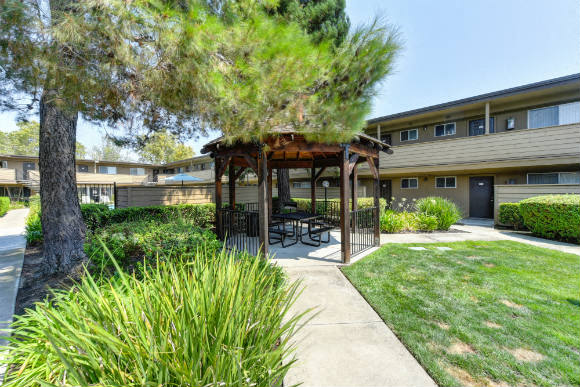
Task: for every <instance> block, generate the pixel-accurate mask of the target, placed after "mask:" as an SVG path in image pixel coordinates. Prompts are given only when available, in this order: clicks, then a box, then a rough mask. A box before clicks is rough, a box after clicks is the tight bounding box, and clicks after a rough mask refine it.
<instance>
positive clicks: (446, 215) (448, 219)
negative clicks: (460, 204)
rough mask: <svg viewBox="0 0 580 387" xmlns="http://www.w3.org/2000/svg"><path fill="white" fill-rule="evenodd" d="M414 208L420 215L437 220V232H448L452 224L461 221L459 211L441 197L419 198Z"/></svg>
mask: <svg viewBox="0 0 580 387" xmlns="http://www.w3.org/2000/svg"><path fill="white" fill-rule="evenodd" d="M415 206H416V207H417V211H419V212H420V213H423V214H426V215H433V216H435V217H436V218H437V230H449V227H451V225H452V224H454V223H455V222H457V221H458V220H460V219H461V211H459V208H457V206H456V205H455V203H453V202H452V201H450V200H448V199H445V198H442V197H437V196H428V197H425V198H421V199H419V200H417V202H415Z"/></svg>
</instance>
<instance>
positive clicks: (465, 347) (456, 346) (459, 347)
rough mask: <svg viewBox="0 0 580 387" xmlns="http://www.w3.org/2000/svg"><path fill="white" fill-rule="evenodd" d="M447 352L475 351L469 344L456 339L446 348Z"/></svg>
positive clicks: (455, 353) (459, 353) (463, 352)
mask: <svg viewBox="0 0 580 387" xmlns="http://www.w3.org/2000/svg"><path fill="white" fill-rule="evenodd" d="M447 352H449V353H451V354H453V355H465V354H467V353H475V350H474V349H473V348H472V347H471V346H470V345H469V344H465V343H464V342H462V341H456V342H455V343H453V344H451V346H450V347H449V348H447Z"/></svg>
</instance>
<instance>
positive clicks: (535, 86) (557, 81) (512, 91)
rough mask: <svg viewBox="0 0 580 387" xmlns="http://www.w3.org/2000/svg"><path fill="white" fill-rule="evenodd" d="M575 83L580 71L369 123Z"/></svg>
mask: <svg viewBox="0 0 580 387" xmlns="http://www.w3.org/2000/svg"><path fill="white" fill-rule="evenodd" d="M573 83H580V73H578V74H571V75H566V76H563V77H559V78H553V79H548V80H545V81H541V82H534V83H529V84H527V85H523V86H516V87H512V88H509V89H504V90H499V91H493V92H491V93H485V94H480V95H476V96H473V97H468V98H462V99H458V100H455V101H450V102H445V103H440V104H437V105H432V106H427V107H423V108H420V109H413V110H408V111H404V112H400V113H394V114H389V115H386V116H381V117H376V118H372V119H370V120H368V121H367V125H372V124H376V123H380V122H384V121H390V120H394V119H398V118H405V117H411V116H416V115H419V114H423V113H429V112H435V111H439V110H445V109H449V108H453V107H459V106H463V105H470V104H474V103H478V102H487V101H490V100H492V99H496V98H501V97H509V96H514V95H518V94H525V93H530V92H534V91H539V90H543V89H549V88H553V87H558V86H564V85H570V84H573Z"/></svg>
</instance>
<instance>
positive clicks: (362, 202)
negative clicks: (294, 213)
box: [292, 198, 387, 214]
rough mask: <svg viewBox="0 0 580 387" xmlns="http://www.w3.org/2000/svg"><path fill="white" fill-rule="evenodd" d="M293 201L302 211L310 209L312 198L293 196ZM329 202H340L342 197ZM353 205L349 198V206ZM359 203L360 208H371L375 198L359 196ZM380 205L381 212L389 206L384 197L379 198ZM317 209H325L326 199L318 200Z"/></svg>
mask: <svg viewBox="0 0 580 387" xmlns="http://www.w3.org/2000/svg"><path fill="white" fill-rule="evenodd" d="M292 201H294V202H296V204H297V205H298V209H299V210H301V211H310V206H311V204H310V199H301V198H293V199H292ZM328 201H329V202H337V203H340V199H328ZM351 205H352V200H349V208H350V206H351ZM357 205H358V208H359V209H363V208H371V207H374V206H375V201H374V198H358V200H357ZM379 207H380V209H381V214H383V213H384V212H385V208H386V207H387V201H386V200H385V199H384V198H379ZM316 209H317V211H321V212H322V211H323V209H324V199H317V200H316Z"/></svg>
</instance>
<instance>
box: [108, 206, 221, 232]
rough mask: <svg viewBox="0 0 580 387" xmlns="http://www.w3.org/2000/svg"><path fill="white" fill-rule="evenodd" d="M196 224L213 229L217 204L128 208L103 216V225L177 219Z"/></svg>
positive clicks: (115, 210)
mask: <svg viewBox="0 0 580 387" xmlns="http://www.w3.org/2000/svg"><path fill="white" fill-rule="evenodd" d="M180 217H181V218H184V219H188V220H191V221H193V222H195V225H196V226H198V227H212V226H213V224H214V222H215V204H213V203H209V204H177V205H171V206H150V207H127V208H118V209H114V210H110V211H109V212H108V213H107V215H103V223H101V226H102V225H106V224H112V223H121V222H133V221H138V220H155V221H160V222H168V221H172V220H175V219H177V218H180Z"/></svg>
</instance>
